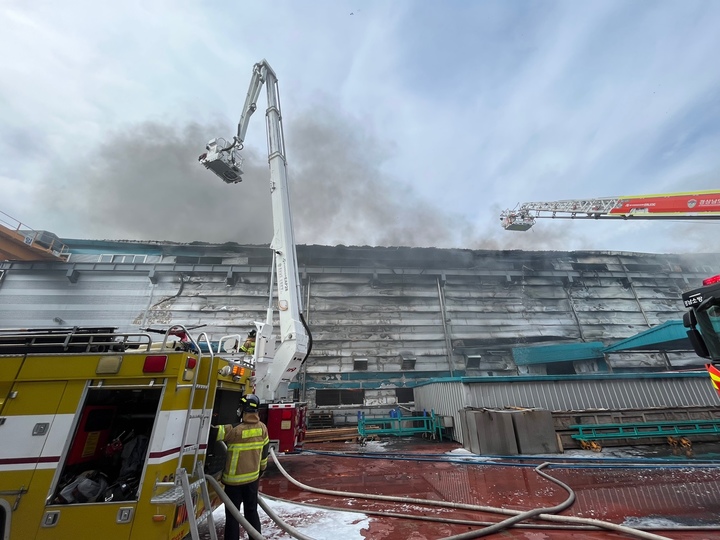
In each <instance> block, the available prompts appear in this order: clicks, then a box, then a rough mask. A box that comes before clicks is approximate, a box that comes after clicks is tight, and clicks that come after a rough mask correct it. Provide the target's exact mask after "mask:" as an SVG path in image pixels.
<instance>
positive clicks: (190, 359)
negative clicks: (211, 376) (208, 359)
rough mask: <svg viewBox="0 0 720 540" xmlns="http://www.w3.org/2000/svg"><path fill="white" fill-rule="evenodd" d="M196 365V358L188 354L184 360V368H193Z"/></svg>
mask: <svg viewBox="0 0 720 540" xmlns="http://www.w3.org/2000/svg"><path fill="white" fill-rule="evenodd" d="M196 365H197V360H196V359H195V358H193V357H192V356H188V359H187V361H186V362H185V369H195V366H196Z"/></svg>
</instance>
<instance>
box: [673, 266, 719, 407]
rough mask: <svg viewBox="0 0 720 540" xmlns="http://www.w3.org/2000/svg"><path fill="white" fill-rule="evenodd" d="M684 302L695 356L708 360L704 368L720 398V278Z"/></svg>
mask: <svg viewBox="0 0 720 540" xmlns="http://www.w3.org/2000/svg"><path fill="white" fill-rule="evenodd" d="M682 299H683V303H684V304H685V307H686V308H687V311H686V312H685V313H684V314H683V325H684V326H685V328H687V335H688V338H689V339H690V343H692V346H693V349H695V353H696V354H697V355H698V356H699V357H701V358H705V359H707V360H709V362H708V363H707V364H706V365H705V367H706V368H707V370H708V373H709V374H710V379H711V380H712V383H713V386H714V387H715V390H717V391H718V394H720V369H719V368H720V275H717V276H713V277H710V278H707V279H705V280H703V284H702V287H699V288H697V289H693V290H691V291H687V292H685V293H683V295H682Z"/></svg>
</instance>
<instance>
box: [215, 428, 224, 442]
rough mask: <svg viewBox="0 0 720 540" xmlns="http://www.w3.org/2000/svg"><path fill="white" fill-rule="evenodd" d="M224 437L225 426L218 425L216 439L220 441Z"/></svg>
mask: <svg viewBox="0 0 720 540" xmlns="http://www.w3.org/2000/svg"><path fill="white" fill-rule="evenodd" d="M224 438H225V426H224V425H222V426H220V427H218V434H217V440H218V441H222V440H223V439H224Z"/></svg>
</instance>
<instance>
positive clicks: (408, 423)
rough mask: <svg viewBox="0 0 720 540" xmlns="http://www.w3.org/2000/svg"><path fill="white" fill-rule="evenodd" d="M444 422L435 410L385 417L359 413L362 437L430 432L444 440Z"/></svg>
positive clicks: (397, 435)
mask: <svg viewBox="0 0 720 540" xmlns="http://www.w3.org/2000/svg"><path fill="white" fill-rule="evenodd" d="M442 431H443V427H442V423H441V422H440V419H439V418H438V417H437V416H435V411H430V413H429V414H428V413H425V415H423V416H400V415H399V414H398V415H397V416H391V417H383V418H372V417H371V418H366V417H365V414H364V413H359V414H358V433H359V434H360V437H361V438H362V439H367V438H368V437H370V436H373V435H393V436H395V437H405V436H410V435H418V434H428V435H430V436H431V437H433V438H435V437H437V438H438V439H439V440H442Z"/></svg>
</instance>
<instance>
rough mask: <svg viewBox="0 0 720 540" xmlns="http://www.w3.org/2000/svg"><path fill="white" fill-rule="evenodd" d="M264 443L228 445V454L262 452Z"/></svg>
mask: <svg viewBox="0 0 720 540" xmlns="http://www.w3.org/2000/svg"><path fill="white" fill-rule="evenodd" d="M264 445H265V443H264V442H262V441H259V442H248V443H230V444H228V445H227V447H228V452H243V451H245V450H258V449H260V450H262V447H263V446H264Z"/></svg>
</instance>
